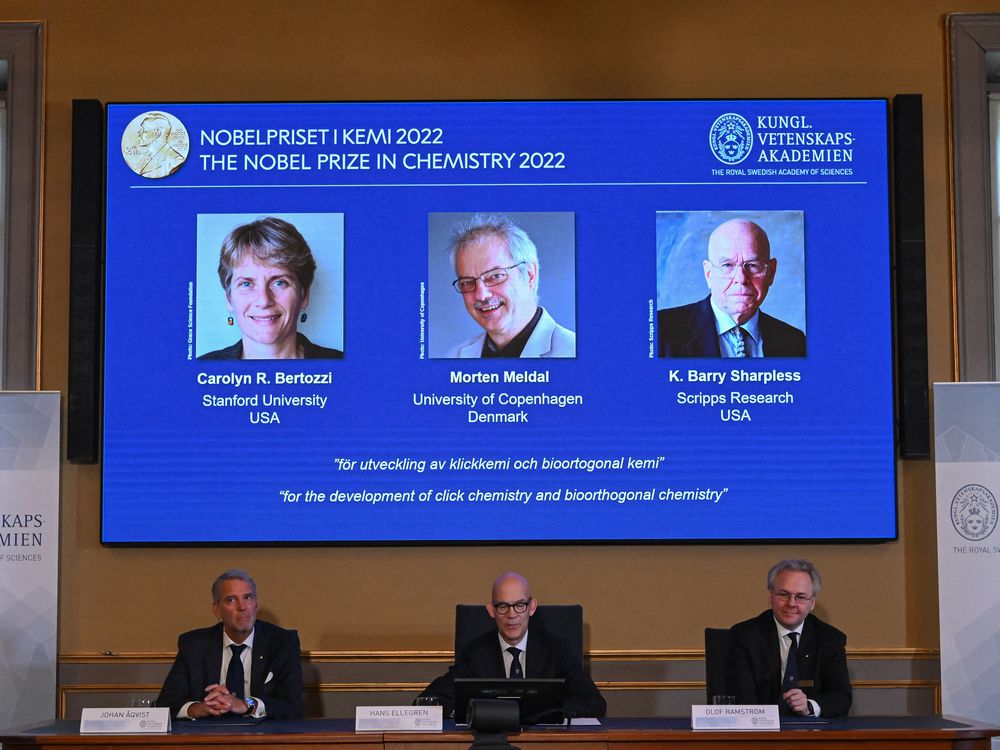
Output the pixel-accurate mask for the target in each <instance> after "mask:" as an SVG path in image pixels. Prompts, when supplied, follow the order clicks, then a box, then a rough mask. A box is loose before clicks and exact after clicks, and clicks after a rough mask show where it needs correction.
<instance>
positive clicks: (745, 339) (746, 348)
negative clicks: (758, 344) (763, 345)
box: [730, 326, 753, 357]
mask: <svg viewBox="0 0 1000 750" xmlns="http://www.w3.org/2000/svg"><path fill="white" fill-rule="evenodd" d="M730 330H731V331H732V332H733V349H734V350H735V352H736V356H737V357H752V356H753V350H752V349H751V348H750V341H751V339H750V332H749V331H747V329H746V328H744V327H743V326H736V327H735V328H731V329H730Z"/></svg>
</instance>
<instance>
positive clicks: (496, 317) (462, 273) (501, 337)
mask: <svg viewBox="0 0 1000 750" xmlns="http://www.w3.org/2000/svg"><path fill="white" fill-rule="evenodd" d="M434 218H435V217H432V222H433V220H434ZM437 218H438V222H437V223H438V224H440V215H438V217H437ZM524 219H526V220H528V221H532V222H533V223H534V224H535V225H537V226H538V227H539V228H540V230H539V231H541V232H542V238H543V241H544V242H546V243H548V246H547V247H546V246H545V245H544V244H543V247H546V250H545V252H546V253H547V254H546V258H547V262H546V269H547V270H548V271H550V273H548V274H547V275H546V286H547V289H549V290H551V294H550V292H547V294H550V296H549V297H547V300H548V299H552V300H554V303H555V305H556V306H557V307H558V310H554V309H553V308H552V307H551V306H550V304H549V303H548V301H547V302H546V304H545V305H542V304H541V303H540V296H539V287H540V283H541V266H542V264H541V262H540V261H539V251H538V247H537V246H536V244H535V241H534V240H533V239H532V237H531V236H529V234H528V231H526V230H525V229H524V228H523V227H522V226H520V225H519V224H517V223H515V221H514V220H513V219H512V218H511V217H510V216H508V215H504V214H475V215H473V216H471V217H465V218H463V219H462V220H460V221H457V222H453V223H452V225H451V226H450V227H449V229H450V238H449V240H448V243H447V247H448V260H449V263H450V269H449V270H450V271H451V272H452V276H451V278H450V279H448V281H449V282H450V286H451V287H452V289H451V290H448V294H449V295H450V297H444V298H443V299H444V304H445V305H446V306H447V309H448V311H449V313H452V314H453V313H454V312H455V311H457V310H458V309H459V306H458V304H457V303H458V302H459V299H460V301H461V303H462V306H463V307H464V308H465V312H466V314H467V316H468V317H464V316H463V320H464V322H462V323H458V324H456V323H454V322H453V319H452V322H451V323H450V325H448V326H437V324H436V325H435V329H434V331H433V332H432V337H431V338H432V340H431V356H432V357H442V358H454V359H470V358H529V357H575V356H576V334H575V333H574V332H573V330H571V327H572V326H573V321H572V320H571V319H567V318H566V317H565V316H566V315H571V313H572V310H573V299H572V289H573V274H572V269H570V273H569V274H568V275H567V274H566V273H565V271H566V269H565V262H566V261H567V260H569V261H570V262H571V261H572V253H573V237H572V231H573V216H572V214H526V215H524ZM533 231H534V230H533ZM436 234H439V232H435V230H434V225H433V224H432V231H431V238H430V241H431V252H432V253H433V252H435V250H434V248H435V246H436V247H437V248H438V250H437V252H440V245H441V238H439V237H437V236H435V235H436ZM550 237H551V238H552V241H550ZM432 265H433V261H432ZM439 267H440V266H439ZM557 276H558V277H559V278H556V277H557ZM437 291H438V294H439V296H438V300H439V301H441V300H442V296H440V290H437ZM456 292H457V294H458V295H460V298H458V299H456V298H455V293H456ZM567 297H568V299H567ZM435 315H436V318H435V320H436V321H440V320H444V317H445V316H444V314H439V313H437V312H435ZM557 319H558V320H560V321H561V322H556V321H557ZM470 320H471V322H472V323H473V325H470V323H469V321H470ZM446 330H447V336H448V337H449V338H448V339H447V340H446V339H445V335H446V333H445V331H446ZM459 331H462V332H463V333H464V335H465V336H466V337H465V339H464V340H459V341H456V340H455V338H456V334H457V333H458V332H459ZM469 332H472V335H471V336H470V335H468V333H469Z"/></svg>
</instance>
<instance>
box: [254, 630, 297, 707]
mask: <svg viewBox="0 0 1000 750" xmlns="http://www.w3.org/2000/svg"><path fill="white" fill-rule="evenodd" d="M275 630H276V632H277V633H279V634H280V635H277V636H275V635H272V636H271V637H272V639H273V640H274V644H273V649H272V650H271V652H270V653H269V655H268V656H269V658H268V663H267V672H268V673H270V674H272V675H273V677H272V678H271V679H270V680H268V681H267V682H265V683H264V684H263V686H261V687H258V686H256V685H254V686H253V690H254V697H255V698H259V699H260V700H262V701H264V709H265V711H266V712H267V716H268V718H271V719H299V718H302V659H301V650H302V649H301V646H300V644H299V634H298V631H295V630H284V629H280V628H276V629H275ZM258 693H259V695H258Z"/></svg>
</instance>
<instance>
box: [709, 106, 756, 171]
mask: <svg viewBox="0 0 1000 750" xmlns="http://www.w3.org/2000/svg"><path fill="white" fill-rule="evenodd" d="M708 145H709V146H710V147H711V148H712V153H713V154H715V158H716V159H718V160H719V161H721V162H722V163H723V164H739V163H740V162H741V161H743V160H744V159H746V158H747V157H748V156H750V148H751V147H752V146H753V130H752V129H751V128H750V123H749V122H747V121H746V118H744V117H742V116H741V115H738V114H736V113H735V112H727V113H726V114H724V115H720V116H719V117H717V118H716V120H715V122H713V123H712V128H711V129H710V130H709V131H708Z"/></svg>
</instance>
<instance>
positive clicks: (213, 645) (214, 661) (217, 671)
mask: <svg viewBox="0 0 1000 750" xmlns="http://www.w3.org/2000/svg"><path fill="white" fill-rule="evenodd" d="M204 670H205V674H204V675H202V677H203V678H204V679H203V687H204V685H214V684H216V683H218V682H219V678H220V677H221V676H222V623H221V622H220V623H219V624H218V625H216V626H215V627H213V628H212V631H211V633H210V634H209V637H208V648H206V649H205V661H204Z"/></svg>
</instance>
